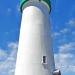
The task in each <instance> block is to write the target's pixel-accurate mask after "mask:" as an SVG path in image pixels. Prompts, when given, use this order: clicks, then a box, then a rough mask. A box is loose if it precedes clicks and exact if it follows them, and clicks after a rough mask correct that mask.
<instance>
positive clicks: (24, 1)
mask: <svg viewBox="0 0 75 75" xmlns="http://www.w3.org/2000/svg"><path fill="white" fill-rule="evenodd" d="M27 1H29V0H21V1H20V10H21V12H22V7H23V5H24V3H26V2H27Z"/></svg>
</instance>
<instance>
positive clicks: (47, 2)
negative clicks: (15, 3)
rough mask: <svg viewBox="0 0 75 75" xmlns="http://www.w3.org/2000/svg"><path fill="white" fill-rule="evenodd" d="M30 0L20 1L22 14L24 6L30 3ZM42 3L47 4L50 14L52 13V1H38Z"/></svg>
mask: <svg viewBox="0 0 75 75" xmlns="http://www.w3.org/2000/svg"><path fill="white" fill-rule="evenodd" d="M28 1H29V0H21V1H20V9H21V12H22V7H23V5H24V4H25V3H26V2H28ZM35 1H36V0H35ZM38 1H40V2H45V3H46V4H47V6H48V7H49V12H51V2H50V0H38Z"/></svg>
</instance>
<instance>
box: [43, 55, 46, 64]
mask: <svg viewBox="0 0 75 75" xmlns="http://www.w3.org/2000/svg"><path fill="white" fill-rule="evenodd" d="M43 63H44V64H45V63H47V57H46V56H43Z"/></svg>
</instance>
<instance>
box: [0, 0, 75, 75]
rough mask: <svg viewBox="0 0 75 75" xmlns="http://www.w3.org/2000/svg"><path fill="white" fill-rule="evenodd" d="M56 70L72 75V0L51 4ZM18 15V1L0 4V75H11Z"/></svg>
mask: <svg viewBox="0 0 75 75" xmlns="http://www.w3.org/2000/svg"><path fill="white" fill-rule="evenodd" d="M51 4H52V11H51V14H50V20H51V27H52V28H51V31H52V39H53V51H54V57H55V64H56V67H57V68H59V69H60V70H61V72H62V75H75V0H51ZM20 23H21V13H20V10H19V0H0V75H14V69H15V62H16V54H17V47H18V39H19V31H20Z"/></svg>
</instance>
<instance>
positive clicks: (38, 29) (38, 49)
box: [15, 5, 55, 75]
mask: <svg viewBox="0 0 75 75" xmlns="http://www.w3.org/2000/svg"><path fill="white" fill-rule="evenodd" d="M38 6H40V5H38ZM38 6H28V7H26V8H25V9H24V10H23V14H22V22H21V29H20V38H19V47H18V53H17V62H16V69H15V75H52V72H53V70H54V68H55V66H54V58H53V52H52V45H51V33H50V22H49V12H48V9H45V8H40V7H38ZM43 56H46V57H47V63H46V64H43V63H42V58H43Z"/></svg>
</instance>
